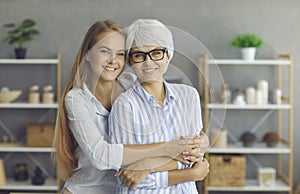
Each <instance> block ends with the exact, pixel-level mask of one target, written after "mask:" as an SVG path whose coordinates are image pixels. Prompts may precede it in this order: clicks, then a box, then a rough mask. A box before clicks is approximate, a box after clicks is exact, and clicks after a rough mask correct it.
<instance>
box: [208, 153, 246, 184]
mask: <svg viewBox="0 0 300 194" xmlns="http://www.w3.org/2000/svg"><path fill="white" fill-rule="evenodd" d="M209 164H210V165H209V166H210V167H209V169H210V170H209V174H208V178H209V186H225V187H226V186H228V187H231V186H245V175H246V171H245V170H246V159H245V156H239V155H210V156H209Z"/></svg>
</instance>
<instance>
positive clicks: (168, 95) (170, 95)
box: [132, 80, 178, 104]
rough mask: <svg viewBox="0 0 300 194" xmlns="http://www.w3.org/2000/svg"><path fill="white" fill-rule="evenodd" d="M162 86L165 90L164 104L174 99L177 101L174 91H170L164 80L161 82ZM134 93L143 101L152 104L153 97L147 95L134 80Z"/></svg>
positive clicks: (170, 88)
mask: <svg viewBox="0 0 300 194" xmlns="http://www.w3.org/2000/svg"><path fill="white" fill-rule="evenodd" d="M163 84H164V86H165V89H166V95H165V100H164V101H165V102H166V103H168V102H169V101H170V100H171V99H174V100H176V101H178V96H177V94H176V93H175V91H174V90H173V89H172V87H171V85H170V84H169V83H167V82H166V81H165V80H163ZM132 87H133V89H134V91H135V92H136V93H137V94H138V95H139V96H140V97H141V98H142V99H143V100H146V101H147V102H148V103H151V104H152V103H154V96H153V95H151V94H149V93H148V92H147V91H146V90H145V89H144V88H143V86H142V85H141V83H140V82H139V81H138V80H136V81H135V82H134V83H133V85H132Z"/></svg>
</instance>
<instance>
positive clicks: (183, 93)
mask: <svg viewBox="0 0 300 194" xmlns="http://www.w3.org/2000/svg"><path fill="white" fill-rule="evenodd" d="M167 87H169V88H170V89H171V90H172V92H174V94H175V95H177V96H178V97H180V98H182V97H183V98H187V97H189V98H190V97H199V93H198V90H197V89H196V88H194V87H192V86H189V85H185V84H175V83H167Z"/></svg>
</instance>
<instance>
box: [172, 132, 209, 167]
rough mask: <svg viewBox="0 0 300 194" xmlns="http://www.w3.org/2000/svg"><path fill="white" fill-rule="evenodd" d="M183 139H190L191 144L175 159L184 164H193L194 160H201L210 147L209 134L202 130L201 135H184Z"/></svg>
mask: <svg viewBox="0 0 300 194" xmlns="http://www.w3.org/2000/svg"><path fill="white" fill-rule="evenodd" d="M181 139H184V140H188V143H189V144H188V146H187V147H186V148H187V149H185V150H184V151H183V152H182V154H180V155H178V156H177V157H176V158H175V159H176V160H178V161H180V162H182V163H184V164H193V163H194V162H198V161H201V160H202V159H203V156H204V154H205V152H207V149H208V147H209V138H208V136H207V135H206V134H205V133H204V132H202V131H201V133H200V136H195V137H182V138H181ZM190 148H191V149H190Z"/></svg>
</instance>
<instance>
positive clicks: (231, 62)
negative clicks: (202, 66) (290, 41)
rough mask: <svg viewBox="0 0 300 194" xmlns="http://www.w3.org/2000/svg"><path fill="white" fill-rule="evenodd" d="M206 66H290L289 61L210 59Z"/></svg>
mask: <svg viewBox="0 0 300 194" xmlns="http://www.w3.org/2000/svg"><path fill="white" fill-rule="evenodd" d="M208 64H215V65H290V64H291V61H290V60H253V61H247V60H239V59H211V60H208Z"/></svg>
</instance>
